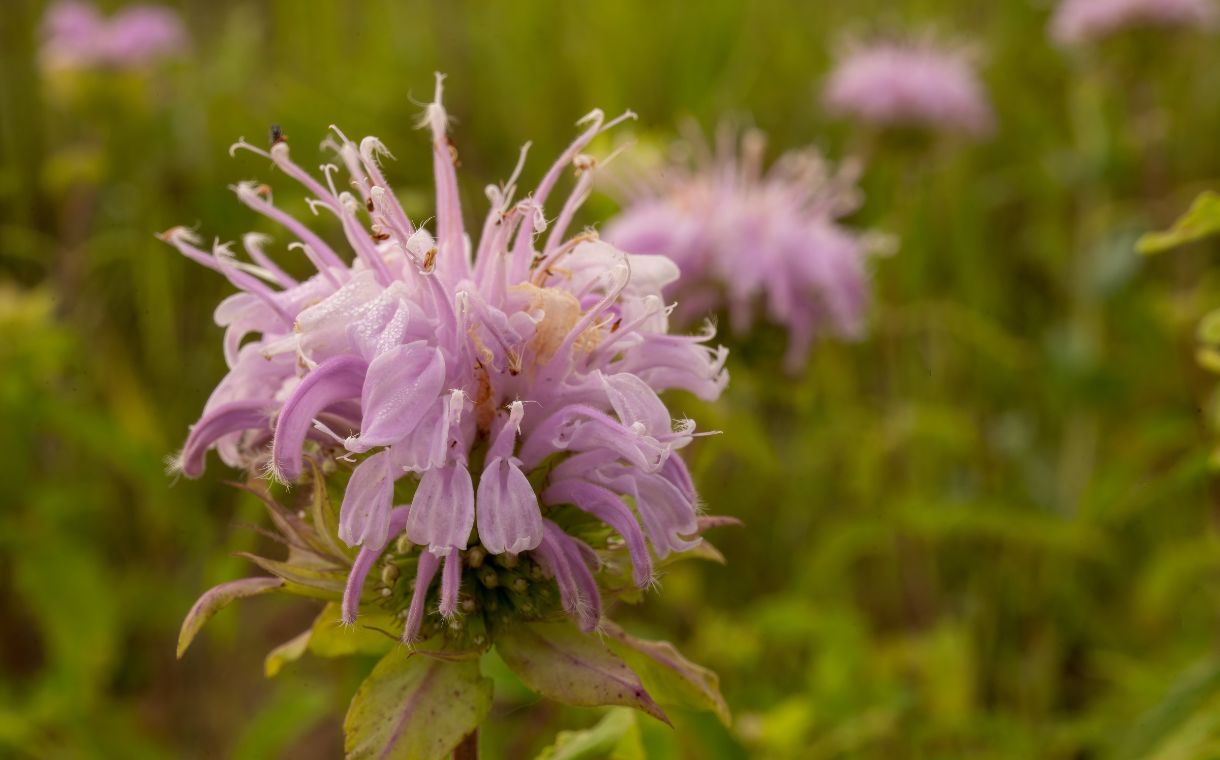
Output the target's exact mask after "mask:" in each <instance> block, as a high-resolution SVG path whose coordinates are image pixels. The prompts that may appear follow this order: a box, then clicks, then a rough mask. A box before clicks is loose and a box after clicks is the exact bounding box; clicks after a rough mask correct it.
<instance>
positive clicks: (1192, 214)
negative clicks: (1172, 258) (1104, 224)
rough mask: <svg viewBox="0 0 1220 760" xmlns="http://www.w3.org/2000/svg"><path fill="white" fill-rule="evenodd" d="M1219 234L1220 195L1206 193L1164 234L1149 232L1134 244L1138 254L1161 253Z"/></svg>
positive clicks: (1196, 199)
mask: <svg viewBox="0 0 1220 760" xmlns="http://www.w3.org/2000/svg"><path fill="white" fill-rule="evenodd" d="M1216 233H1220V195H1218V194H1216V193H1213V192H1210V191H1209V192H1206V193H1203V194H1202V195H1200V196H1199V197H1198V198H1195V201H1194V203H1192V204H1190V209H1189V210H1187V212H1186V213H1185V214H1183V215H1182V216H1180V217H1178V219H1177V221H1175V222H1174V223H1173V227H1171V228H1169V229H1168V230H1166V231H1164V232H1149V233H1147V234H1145V235H1144V236H1143V237H1141V238H1140V239H1139V242H1137V243H1136V244H1135V246H1136V248H1137V249H1138V250H1139V252H1140V253H1161V252H1163V251H1167V250H1169V249H1170V248H1176V247H1177V246H1179V245H1184V244H1186V243H1190V242H1193V241H1195V240H1200V239H1202V238H1205V237H1208V236H1209V235H1215V234H1216Z"/></svg>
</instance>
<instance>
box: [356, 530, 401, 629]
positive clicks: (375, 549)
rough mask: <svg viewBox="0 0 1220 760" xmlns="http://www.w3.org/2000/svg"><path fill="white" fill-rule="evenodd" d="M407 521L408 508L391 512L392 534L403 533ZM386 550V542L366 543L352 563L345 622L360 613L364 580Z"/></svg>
mask: <svg viewBox="0 0 1220 760" xmlns="http://www.w3.org/2000/svg"><path fill="white" fill-rule="evenodd" d="M406 523H407V508H406V507H398V508H396V509H395V510H394V511H393V512H391V513H390V535H391V536H393V535H394V534H395V533H401V532H402V528H403V526H404V525H406ZM384 550H385V544H380V545H373V544H366V545H365V546H363V547H362V548H361V549H360V553H359V554H357V555H356V561H355V562H353V563H352V571H351V572H350V573H348V575H347V585H346V586H344V587H343V623H344V625H352V624H353V623H355V622H356V617H357V616H358V615H359V613H360V595H361V593H363V591H364V580H365V579H366V578H367V577H368V575H369V571H370V570H372V569H373V565H374V564H376V563H377V559H378V558H379V557H380V556H381V553H382V551H384Z"/></svg>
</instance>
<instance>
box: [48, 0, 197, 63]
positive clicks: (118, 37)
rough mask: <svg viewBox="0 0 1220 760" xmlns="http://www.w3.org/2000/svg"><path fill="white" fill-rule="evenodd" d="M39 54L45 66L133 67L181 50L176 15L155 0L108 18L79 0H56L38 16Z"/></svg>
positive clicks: (182, 33) (183, 30)
mask: <svg viewBox="0 0 1220 760" xmlns="http://www.w3.org/2000/svg"><path fill="white" fill-rule="evenodd" d="M42 25H43V35H44V39H43V42H42V52H41V58H42V63H43V66H45V67H46V68H47V69H48V70H71V69H97V68H116V69H135V68H141V67H145V66H149V65H152V64H154V63H156V62H157V60H158V59H163V58H170V57H174V56H177V55H181V54H182V53H183V50H184V48H185V46H186V45H187V43H188V37H187V33H186V28H185V27H184V26H183V23H182V19H181V17H180V16H179V15H178V14H177V13H176V12H175V11H173V10H172V9H170V8H167V7H165V6H161V5H131V6H128V7H126V8H124V9H122V10H121V11H119V12H117V13H115V14H114V15H113V16H111V17H110V18H106V17H104V16H102V14H101V12H100V11H98V9H97V7H96V6H94V5H92V4H90V3H87V2H83V0H60V1H59V2H56V3H55V4H53V5H51V6H50V7H49V8H47V10H46V15H45V16H44V17H43V21H42Z"/></svg>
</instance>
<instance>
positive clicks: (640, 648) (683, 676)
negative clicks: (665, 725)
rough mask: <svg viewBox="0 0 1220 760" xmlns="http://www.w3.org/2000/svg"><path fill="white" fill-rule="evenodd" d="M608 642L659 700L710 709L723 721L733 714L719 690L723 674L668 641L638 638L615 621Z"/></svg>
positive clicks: (611, 625) (608, 626)
mask: <svg viewBox="0 0 1220 760" xmlns="http://www.w3.org/2000/svg"><path fill="white" fill-rule="evenodd" d="M605 630H606V638H605V641H606V644H607V645H608V646H609V647H610V649H611V651H613V652H614V653H615V654H617V655H618V656H620V657H622V658H623V659H624V660H625V661H626V662H627V665H628V666H629V667H630V668H631V669H632V670H633V671H635V673H636V674H637V675H639V677H640V681H641V682H642V683H643V684H644V686H645V688H647V689H648V691H649V693H651V694H652V695H653V696H654V697H655V698H656V700H657V702H658V703H660V704H663V705H667V706H671V707H685V708H689V709H693V710H708V711H710V712H712V713H715V715H716V717H717V718H719V719H720V722H722V723H724V725H726V726H727V725H729V723H730V721H731V720H732V716H731V715H730V714H729V706H728V704H727V703H726V702H725V701H724V697H723V696H721V694H720V677H719V676H718V675H716V674H715V673H714V672H713V671H711V670H708V669H707V668H705V667H703V666H702V665H696V664H695V663H693V662H691V661H690V660H688V659H686V658H685V657H683V656H682V653H681V652H679V651H678V650H677V649H675V648H674V645H673V644H670V643H669V642H668V641H646V640H644V639H637V638H636V637H634V636H632V635H631V634H629V633H627V632H626V631H624V630H623V629H622V628H619V627H618V626H617V625H614V624H613V623H607V624H606V629H605Z"/></svg>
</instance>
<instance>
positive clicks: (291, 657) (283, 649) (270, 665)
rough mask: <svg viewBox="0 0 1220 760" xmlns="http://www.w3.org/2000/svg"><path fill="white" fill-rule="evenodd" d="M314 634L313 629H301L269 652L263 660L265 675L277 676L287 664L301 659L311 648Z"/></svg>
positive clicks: (269, 676)
mask: <svg viewBox="0 0 1220 760" xmlns="http://www.w3.org/2000/svg"><path fill="white" fill-rule="evenodd" d="M312 634H313V631H312V630H306V631H301V632H300V633H299V634H297V635H296V636H293V637H292V638H291V639H289V640H288V641H285V642H284V643H283V644H280V645H279V646H278V647H276V648H275V649H272V650H271V651H270V652H268V653H267V658H266V659H265V660H263V675H265V676H267V677H268V678H275V677H276V676H277V675H279V674H280V671H281V670H283V669H284V666H285V665H287V664H288V663H290V662H296V661H297V660H299V659H301V657H302V656H303V655H304V654H305V652H306V650H307V649H308V648H309V637H310V636H311V635H312Z"/></svg>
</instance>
